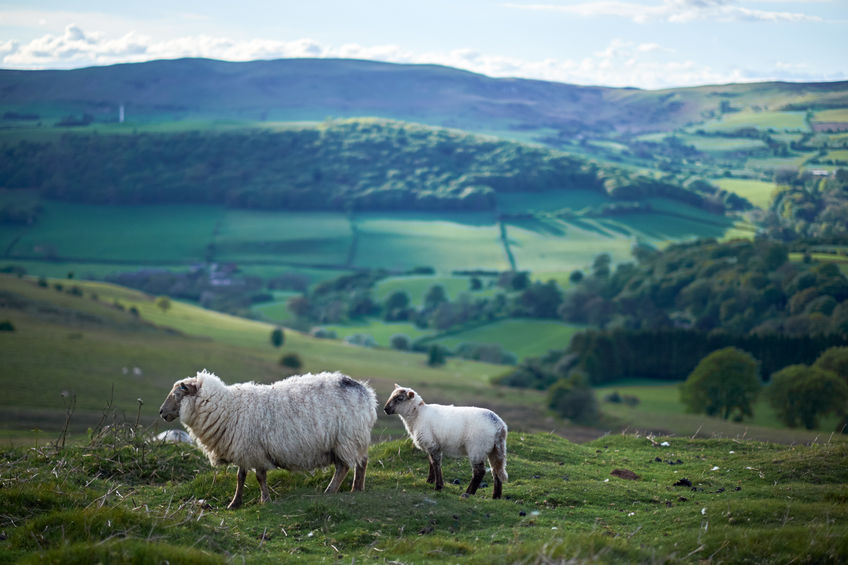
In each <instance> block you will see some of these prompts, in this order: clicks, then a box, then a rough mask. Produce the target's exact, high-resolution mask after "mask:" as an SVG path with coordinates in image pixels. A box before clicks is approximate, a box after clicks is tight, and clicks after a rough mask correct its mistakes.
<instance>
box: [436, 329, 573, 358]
mask: <svg viewBox="0 0 848 565" xmlns="http://www.w3.org/2000/svg"><path fill="white" fill-rule="evenodd" d="M583 329H585V328H584V327H583V326H578V325H574V324H564V323H562V322H556V321H552V320H551V321H549V320H530V319H527V320H524V319H509V320H503V321H500V322H493V323H491V324H486V325H484V326H480V327H477V328H474V329H470V330H466V331H461V332H458V333H453V332H451V333H450V334H449V335H446V336H445V337H439V338H437V339H435V340H433V342H434V343H438V344H440V345H443V346H445V347H447V348H448V349H452V350H453V349H456V348H457V347H458V346H459V345H461V344H463V343H496V344H499V345H501V346H502V347H503V348H504V350H506V351H509V352H510V353H513V354H515V356H516V357H518V359H519V360H522V359H524V358H526V357H539V356H542V355H544V354H545V353H547V352H548V351H549V350H551V349H565V348H567V347H568V344H569V343H570V342H571V338H572V336H573V335H574V334H575V333H577V332H579V331H581V330H583Z"/></svg>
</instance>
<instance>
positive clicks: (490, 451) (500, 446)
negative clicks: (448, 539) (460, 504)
mask: <svg viewBox="0 0 848 565" xmlns="http://www.w3.org/2000/svg"><path fill="white" fill-rule="evenodd" d="M383 410H385V412H386V414H397V415H398V416H400V418H401V420H403V425H404V426H406V431H407V432H408V433H409V437H410V438H412V443H413V444H415V447H417V448H418V449H420V450H421V451H423V452H425V453H426V454H427V456H428V458H429V460H430V472H429V474H428V476H427V482H428V483H435V484H436V490H441V489H442V487H443V486H444V484H445V482H444V479H443V478H442V454H444V455H448V456H450V457H462V456H467V457H468V459H469V460H470V461H471V469H472V476H471V483H470V484H469V485H468V489H467V490H466V491H465V495H463V496H466V495H471V494H474V493H475V492H477V489H478V488H479V486H480V482H481V481H482V480H483V476H484V475H485V474H486V458H487V457H488V459H489V463H490V464H491V466H492V476H493V477H494V483H495V486H494V491H493V493H492V498H500V497H501V494H502V492H503V483H504V482H506V480H507V474H506V434H507V428H506V424H505V423H504V421H503V420H501V418H500V417H499V416H498V415H497V414H495V413H494V412H492V411H491V410H487V409H485V408H477V407H474V406H453V405H451V406H443V405H441V404H426V403H425V402H424V399H422V398H421V395H419V394H418V393H416V392H415V391H414V390H412V389H411V388H404V387H401V386H400V385H397V384H396V385H395V390H394V391H393V392H392V395H391V396H390V397H389V400H388V402H386V406H385V407H384V408H383Z"/></svg>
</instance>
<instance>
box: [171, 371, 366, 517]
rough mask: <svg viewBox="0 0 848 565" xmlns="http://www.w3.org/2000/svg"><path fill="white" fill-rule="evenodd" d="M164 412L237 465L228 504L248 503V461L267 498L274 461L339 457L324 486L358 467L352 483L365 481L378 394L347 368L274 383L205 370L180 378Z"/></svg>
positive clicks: (210, 453) (333, 485) (211, 453)
mask: <svg viewBox="0 0 848 565" xmlns="http://www.w3.org/2000/svg"><path fill="white" fill-rule="evenodd" d="M159 414H160V415H161V416H162V418H164V419H165V420H167V421H169V422H170V421H173V420H175V419H176V418H177V417H179V419H180V421H181V422H182V424H183V425H184V426H185V427H186V429H188V431H189V433H190V434H191V436H192V437H193V438H194V439H195V442H196V443H197V445H198V446H200V448H201V449H202V450H203V452H204V453H205V454H206V456H207V457H208V458H209V462H210V463H211V464H212V465H221V464H228V463H234V464H236V465H238V468H239V470H238V482H237V484H236V493H235V495H234V496H233V500H232V502H230V504H229V506H228V508H238V507H239V506H241V503H242V492H243V491H244V480H245V478H246V476H247V471H248V470H249V469H255V470H256V480H257V481H258V482H259V487H260V489H261V491H262V499H261V500H262V502H267V501H269V500H270V499H271V497H270V495H269V494H268V484H267V482H266V475H267V471H268V470H269V469H274V468H275V467H279V468H282V469H290V470H301V471H308V470H312V469H317V468H319V467H324V466H327V465H329V464H331V463H332V464H334V465H335V467H336V470H335V473H334V474H333V478H332V480H331V481H330V484H329V485H328V486H327V489H326V490H325V491H324V492H325V493H333V492H337V491H338V490H339V487H341V484H342V481H343V480H344V478H345V476H346V475H347V473H348V471H349V470H350V469H351V468H354V475H353V487H352V490H363V489H364V488H365V468H366V467H367V465H368V445H369V443H370V441H371V428H373V427H374V422H375V421H376V420H377V396H376V395H375V394H374V391H373V390H372V389H371V387H370V386H368V385H367V384H365V383H362V382H359V381H356V380H354V379H352V378H350V377H348V376H347V375H343V374H341V373H321V374H318V375H312V374H307V375H300V376H294V377H289V378H287V379H285V380H282V381H278V382H275V383H273V384H270V385H263V384H256V383H252V382H250V383H241V384H234V385H230V386H227V385H225V384H224V383H223V382H222V381H221V379H219V378H218V377H216V376H215V375H214V374H212V373H209V372H207V371H206V370H203V371H200V372H199V373H197V375H196V376H194V377H189V378H186V379H182V380H180V381H177V382H176V383H174V386H173V388H172V389H171V392H170V393H169V394H168V397H167V398H166V399H165V402H164V403H163V404H162V407H161V408H160V409H159Z"/></svg>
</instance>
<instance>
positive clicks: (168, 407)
mask: <svg viewBox="0 0 848 565" xmlns="http://www.w3.org/2000/svg"><path fill="white" fill-rule="evenodd" d="M199 388H200V382H199V380H198V379H197V377H189V378H187V379H183V380H181V381H177V382H175V383H174V387H173V388H172V389H171V392H170V393H168V396H167V397H166V398H165V402H163V403H162V406H161V407H160V408H159V415H160V416H162V419H163V420H165V421H167V422H172V421H174V420H176V419H177V418H179V417H180V406H181V405H182V403H183V402H189V401H190V400H191V399H192V398H193V397H195V396H197V391H198V389H199Z"/></svg>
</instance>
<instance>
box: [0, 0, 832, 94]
mask: <svg viewBox="0 0 848 565" xmlns="http://www.w3.org/2000/svg"><path fill="white" fill-rule="evenodd" d="M703 2H706V0H703ZM712 3H714V2H712ZM180 57H206V58H211V59H222V60H227V61H250V60H255V59H277V58H304V57H309V58H351V59H371V60H377V61H386V62H393V63H423V64H439V65H446V66H450V67H456V68H460V69H466V70H469V71H472V72H476V73H481V74H485V75H488V76H493V77H522V78H532V79H539V80H548V81H555V82H567V83H575V84H594V85H605V86H637V87H640V88H651V89H658V88H669V87H675V86H694V85H701V84H717V83H728V82H752V81H760V80H803V81H819V80H844V79H846V78H848V75H846V73H844V72H839V73H830V74H828V75H825V74H824V73H823V72H822V71H821V70H815V69H810V68H805V67H797V66H790V65H785V64H778V65H776V66H775V67H774V68H773V69H771V70H770V71H764V72H753V71H750V70H745V69H739V68H732V69H713V68H710V67H709V66H705V65H701V64H698V63H696V62H694V61H691V60H680V59H678V58H676V56H675V52H674V51H673V50H671V49H668V48H666V47H664V46H662V45H660V44H658V43H655V42H650V43H635V42H630V41H624V40H621V39H615V40H612V41H611V42H610V43H609V44H608V45H607V46H606V47H605V48H604V49H601V50H599V51H597V52H595V53H592V54H591V55H589V56H587V57H584V58H581V59H567V58H566V59H558V58H547V59H543V60H527V59H521V58H517V57H507V56H501V55H492V54H488V53H483V52H480V51H476V50H473V49H456V50H452V51H431V52H412V51H409V50H405V49H403V48H401V47H398V46H396V45H360V44H355V43H349V44H344V45H341V46H330V45H324V44H321V43H319V42H317V41H315V40H313V39H309V38H302V39H297V40H293V41H280V40H269V39H250V40H234V39H230V38H227V37H216V36H212V35H191V36H185V37H177V38H173V39H167V40H154V39H152V38H150V37H149V36H146V35H143V34H137V33H134V32H132V33H127V34H124V35H122V36H120V37H107V36H105V35H104V34H102V33H99V32H97V33H89V32H87V31H85V30H83V29H82V28H81V27H80V26H77V25H73V24H72V25H69V26H67V27H66V28H65V30H64V32H63V33H62V34H57V35H44V36H42V37H39V38H37V39H34V40H32V41H30V42H28V43H19V42H16V41H6V42H0V66H3V67H5V68H20V69H40V68H78V67H84V66H92V65H108V64H114V63H127V62H140V61H148V60H152V59H175V58H180Z"/></svg>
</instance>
